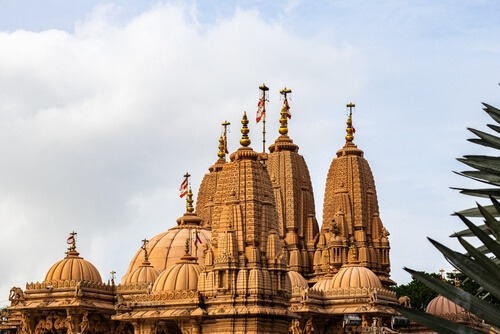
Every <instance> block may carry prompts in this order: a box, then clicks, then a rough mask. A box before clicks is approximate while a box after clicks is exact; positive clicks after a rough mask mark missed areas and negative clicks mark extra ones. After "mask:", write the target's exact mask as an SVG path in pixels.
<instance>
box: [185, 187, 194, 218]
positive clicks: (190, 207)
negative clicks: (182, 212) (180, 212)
mask: <svg viewBox="0 0 500 334" xmlns="http://www.w3.org/2000/svg"><path fill="white" fill-rule="evenodd" d="M186 212H188V213H193V212H194V208H193V192H192V191H191V186H189V190H188V193H187V198H186Z"/></svg>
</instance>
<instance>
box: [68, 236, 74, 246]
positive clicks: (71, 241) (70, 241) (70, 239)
mask: <svg viewBox="0 0 500 334" xmlns="http://www.w3.org/2000/svg"><path fill="white" fill-rule="evenodd" d="M66 242H67V243H68V245H71V244H72V243H73V242H75V236H74V235H70V236H69V237H68V240H66Z"/></svg>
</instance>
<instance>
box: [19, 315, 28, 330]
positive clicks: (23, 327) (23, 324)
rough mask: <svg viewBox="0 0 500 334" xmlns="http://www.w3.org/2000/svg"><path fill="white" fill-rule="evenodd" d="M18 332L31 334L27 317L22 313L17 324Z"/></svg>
mask: <svg viewBox="0 0 500 334" xmlns="http://www.w3.org/2000/svg"><path fill="white" fill-rule="evenodd" d="M19 333H20V334H31V326H30V323H29V319H28V317H26V315H25V314H24V313H23V314H22V315H21V324H20V326H19Z"/></svg>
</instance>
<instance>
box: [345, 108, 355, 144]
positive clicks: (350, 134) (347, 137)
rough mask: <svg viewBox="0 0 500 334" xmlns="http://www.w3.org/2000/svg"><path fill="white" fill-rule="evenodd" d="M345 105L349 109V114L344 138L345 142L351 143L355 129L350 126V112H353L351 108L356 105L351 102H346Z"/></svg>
mask: <svg viewBox="0 0 500 334" xmlns="http://www.w3.org/2000/svg"><path fill="white" fill-rule="evenodd" d="M346 107H347V108H348V109H349V115H348V116H347V122H346V124H347V128H346V130H345V131H346V133H347V134H346V135H345V140H346V142H348V143H352V141H353V140H354V133H355V132H356V130H355V129H354V127H353V126H352V112H353V109H354V108H355V107H356V105H355V104H354V103H352V102H350V103H348V104H346Z"/></svg>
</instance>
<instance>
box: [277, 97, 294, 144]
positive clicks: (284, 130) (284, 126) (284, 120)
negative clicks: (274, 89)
mask: <svg viewBox="0 0 500 334" xmlns="http://www.w3.org/2000/svg"><path fill="white" fill-rule="evenodd" d="M291 92H292V90H291V89H290V88H286V87H285V88H283V89H282V90H280V94H281V95H283V106H282V107H281V112H280V115H281V117H280V128H279V131H278V132H279V133H280V135H283V136H285V135H287V134H288V118H292V114H291V113H290V106H289V105H288V97H287V95H288V94H290V93H291Z"/></svg>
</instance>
